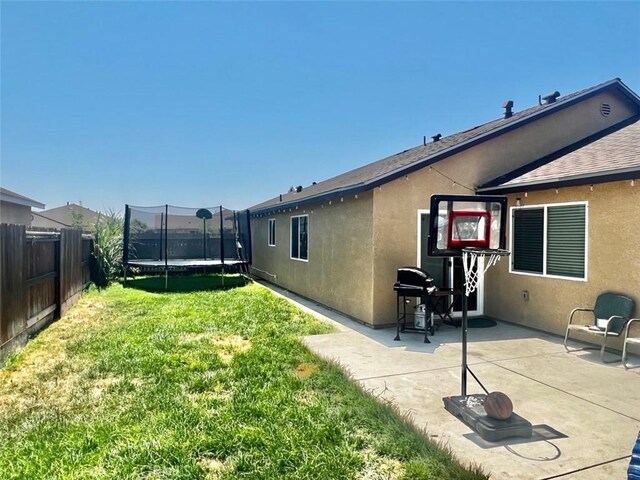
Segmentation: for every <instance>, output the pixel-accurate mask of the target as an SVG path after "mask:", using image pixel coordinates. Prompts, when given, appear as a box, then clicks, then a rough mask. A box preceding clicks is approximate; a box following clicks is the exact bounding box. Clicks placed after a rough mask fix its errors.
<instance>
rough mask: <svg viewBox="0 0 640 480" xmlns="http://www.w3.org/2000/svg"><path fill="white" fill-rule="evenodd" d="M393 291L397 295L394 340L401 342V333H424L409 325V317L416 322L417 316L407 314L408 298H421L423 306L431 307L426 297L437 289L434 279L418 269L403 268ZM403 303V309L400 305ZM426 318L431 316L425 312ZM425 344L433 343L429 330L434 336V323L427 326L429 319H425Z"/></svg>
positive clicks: (400, 269) (420, 329)
mask: <svg viewBox="0 0 640 480" xmlns="http://www.w3.org/2000/svg"><path fill="white" fill-rule="evenodd" d="M393 289H394V290H395V291H396V293H397V299H396V325H397V331H396V338H395V339H394V340H400V331H403V332H404V331H414V332H422V331H423V329H422V328H416V327H415V324H413V326H411V324H410V325H409V326H408V325H407V316H411V317H413V318H414V320H415V314H411V313H410V314H407V297H409V298H416V297H417V298H420V299H421V302H420V303H423V304H426V305H429V304H430V302H427V301H426V297H428V296H429V295H432V294H433V293H434V292H435V291H436V290H437V287H435V286H434V285H433V277H432V276H431V275H429V273H428V272H426V271H424V270H422V269H421V268H418V267H402V268H399V269H398V272H397V278H396V283H394V285H393ZM401 303H402V309H400V304H401ZM424 314H425V317H426V316H427V315H429V316H430V313H429V312H425V313H424ZM424 327H425V328H424V342H425V343H431V342H430V341H429V338H428V336H427V335H428V333H429V330H431V335H433V328H434V326H433V323H431V325H430V326H427V319H426V318H425V325H424Z"/></svg>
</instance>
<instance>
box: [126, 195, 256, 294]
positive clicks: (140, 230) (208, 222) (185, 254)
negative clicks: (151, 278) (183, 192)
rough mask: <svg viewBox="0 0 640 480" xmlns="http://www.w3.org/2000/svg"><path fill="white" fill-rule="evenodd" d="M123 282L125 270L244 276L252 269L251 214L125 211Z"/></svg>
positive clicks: (220, 210)
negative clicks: (202, 272)
mask: <svg viewBox="0 0 640 480" xmlns="http://www.w3.org/2000/svg"><path fill="white" fill-rule="evenodd" d="M122 263H123V269H124V282H125V283H126V281H127V270H128V269H129V268H131V267H135V268H136V269H138V270H139V271H141V272H143V273H145V272H147V273H148V272H152V273H158V272H164V273H165V277H168V273H169V272H170V271H187V272H188V271H192V272H198V271H211V270H214V271H221V272H222V273H223V274H224V273H225V270H232V271H236V272H238V273H240V274H242V275H245V276H246V275H248V273H249V265H250V264H251V227H250V224H249V210H244V211H234V210H229V209H226V208H224V207H222V206H218V207H207V208H185V207H175V206H171V205H160V206H156V207H136V206H132V205H125V216H124V248H123V262H122Z"/></svg>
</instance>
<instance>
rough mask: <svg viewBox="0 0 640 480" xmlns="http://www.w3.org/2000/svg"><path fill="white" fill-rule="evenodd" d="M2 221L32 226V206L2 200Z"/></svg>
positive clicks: (0, 204) (0, 210)
mask: <svg viewBox="0 0 640 480" xmlns="http://www.w3.org/2000/svg"><path fill="white" fill-rule="evenodd" d="M0 223H13V224H16V225H26V226H28V227H29V226H31V207H29V206H27V205H18V204H16V203H11V202H2V201H0Z"/></svg>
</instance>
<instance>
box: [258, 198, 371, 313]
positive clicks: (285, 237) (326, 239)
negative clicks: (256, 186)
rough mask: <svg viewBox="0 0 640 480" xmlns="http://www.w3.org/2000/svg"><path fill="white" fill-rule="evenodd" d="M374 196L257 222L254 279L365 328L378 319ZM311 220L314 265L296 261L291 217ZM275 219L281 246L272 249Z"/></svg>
mask: <svg viewBox="0 0 640 480" xmlns="http://www.w3.org/2000/svg"><path fill="white" fill-rule="evenodd" d="M372 209H373V194H372V193H371V192H365V193H363V194H359V195H357V198H356V196H349V197H348V198H347V197H342V199H340V198H338V199H336V200H332V201H331V203H329V202H328V201H327V202H323V203H318V204H313V205H309V206H305V207H304V208H300V209H298V210H296V209H291V210H290V209H286V211H285V212H279V213H276V214H267V215H265V216H260V217H258V218H252V221H251V223H252V225H251V237H252V238H251V245H252V250H253V264H252V273H253V274H254V275H256V276H259V277H262V278H264V279H266V280H268V281H270V282H272V283H275V284H277V285H279V286H281V287H283V288H286V289H288V290H291V291H293V292H295V293H297V294H300V295H302V296H304V297H307V298H312V299H314V300H316V301H317V302H320V303H322V304H324V305H327V306H329V307H331V308H334V309H336V310H339V311H341V312H343V313H345V314H347V315H350V316H352V317H354V318H355V319H358V320H360V321H363V322H367V323H371V322H372V318H373V304H372V295H371V289H372V279H373V265H372V263H371V257H372V250H373V248H372V242H373V226H372V223H373V215H372ZM296 215H309V240H308V248H309V260H308V261H302V260H295V259H292V258H291V254H290V248H291V243H290V242H291V217H292V216H296ZM270 218H275V219H276V246H275V247H271V246H268V245H267V238H268V233H267V232H268V221H269V219H270Z"/></svg>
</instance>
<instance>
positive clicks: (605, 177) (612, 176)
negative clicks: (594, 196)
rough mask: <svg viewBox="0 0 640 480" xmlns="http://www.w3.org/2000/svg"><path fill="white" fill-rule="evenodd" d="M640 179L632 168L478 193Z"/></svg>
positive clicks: (513, 191) (480, 189)
mask: <svg viewBox="0 0 640 480" xmlns="http://www.w3.org/2000/svg"><path fill="white" fill-rule="evenodd" d="M639 177H640V167H631V168H626V169H621V170H617V171H614V172H603V173H599V174H584V175H575V176H571V177H566V178H554V179H549V180H542V181H537V182H526V183H518V184H515V185H502V186H496V187H485V188H479V189H478V193H491V194H505V193H516V192H532V191H537V190H548V189H552V188H562V187H577V186H581V185H590V184H598V183H608V182H617V181H621V180H635V179H637V178H639Z"/></svg>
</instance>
